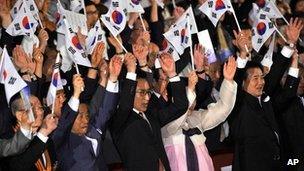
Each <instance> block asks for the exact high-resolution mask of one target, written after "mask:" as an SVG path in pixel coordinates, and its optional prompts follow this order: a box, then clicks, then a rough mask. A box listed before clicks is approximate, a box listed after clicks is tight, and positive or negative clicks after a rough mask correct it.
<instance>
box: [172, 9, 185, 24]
mask: <svg viewBox="0 0 304 171" xmlns="http://www.w3.org/2000/svg"><path fill="white" fill-rule="evenodd" d="M184 12H185V10H184V8H182V7H176V8H175V9H174V10H173V17H174V19H175V21H176V20H178V19H179V17H181V16H182V15H183V13H184Z"/></svg>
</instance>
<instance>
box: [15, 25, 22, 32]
mask: <svg viewBox="0 0 304 171" xmlns="http://www.w3.org/2000/svg"><path fill="white" fill-rule="evenodd" d="M14 26H15V30H17V31H19V30H21V28H20V24H19V23H16V24H14Z"/></svg>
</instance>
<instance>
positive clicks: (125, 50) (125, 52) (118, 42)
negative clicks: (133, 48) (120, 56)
mask: <svg viewBox="0 0 304 171" xmlns="http://www.w3.org/2000/svg"><path fill="white" fill-rule="evenodd" d="M113 37H114V39H115V40H116V41H117V42H118V44H119V45H120V46H121V48H122V49H123V50H124V51H125V53H128V51H127V49H126V48H125V47H124V46H123V45H122V43H121V42H120V41H119V40H118V38H117V37H116V36H114V35H113Z"/></svg>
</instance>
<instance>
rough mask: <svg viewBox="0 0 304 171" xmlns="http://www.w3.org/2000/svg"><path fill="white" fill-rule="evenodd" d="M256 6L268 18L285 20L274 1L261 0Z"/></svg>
mask: <svg viewBox="0 0 304 171" xmlns="http://www.w3.org/2000/svg"><path fill="white" fill-rule="evenodd" d="M256 4H257V6H258V7H259V8H260V9H261V10H263V13H264V14H266V15H267V17H268V18H270V19H272V18H283V15H282V13H281V12H280V10H279V9H278V7H277V6H276V4H275V3H274V2H273V1H268V0H259V1H257V2H256Z"/></svg>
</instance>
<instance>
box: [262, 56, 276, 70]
mask: <svg viewBox="0 0 304 171" xmlns="http://www.w3.org/2000/svg"><path fill="white" fill-rule="evenodd" d="M261 64H262V65H263V66H265V67H268V68H270V67H271V66H272V64H273V61H272V60H271V59H269V58H264V59H263V60H262V62H261Z"/></svg>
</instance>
